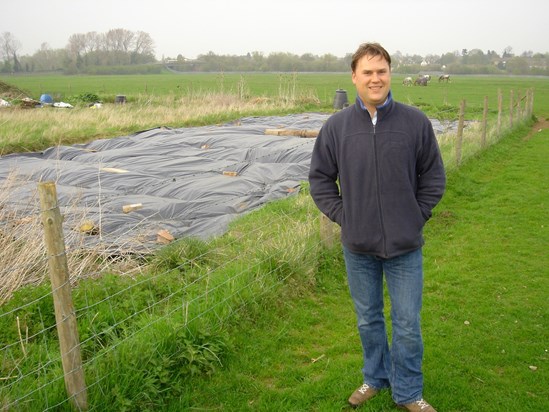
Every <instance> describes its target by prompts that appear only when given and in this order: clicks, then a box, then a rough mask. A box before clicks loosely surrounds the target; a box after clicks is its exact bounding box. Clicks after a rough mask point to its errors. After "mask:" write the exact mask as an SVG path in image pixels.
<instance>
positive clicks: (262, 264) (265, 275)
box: [0, 94, 533, 411]
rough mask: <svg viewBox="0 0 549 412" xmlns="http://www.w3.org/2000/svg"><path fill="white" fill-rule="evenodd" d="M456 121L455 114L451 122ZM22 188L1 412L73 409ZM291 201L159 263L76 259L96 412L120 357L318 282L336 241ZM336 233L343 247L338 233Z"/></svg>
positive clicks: (472, 127) (6, 251)
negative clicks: (141, 343) (302, 280)
mask: <svg viewBox="0 0 549 412" xmlns="http://www.w3.org/2000/svg"><path fill="white" fill-rule="evenodd" d="M532 101H533V96H531V95H530V94H527V95H526V96H524V97H523V98H522V99H521V100H518V101H517V102H516V104H515V105H513V104H512V103H511V104H509V105H507V110H508V112H507V113H503V114H502V113H498V116H497V120H496V118H495V117H494V116H492V117H493V120H491V121H490V122H489V123H488V126H486V128H487V129H486V130H484V132H485V133H486V136H487V144H492V143H493V142H495V141H497V140H498V139H499V138H500V137H501V136H502V135H503V134H504V133H505V132H507V131H509V130H510V128H511V125H513V127H514V126H516V125H517V124H520V123H521V122H523V121H524V120H525V119H528V118H530V117H531V115H532V107H531V104H529V102H532ZM521 104H522V106H521ZM504 107H505V105H504ZM492 110H494V109H492ZM455 114H456V112H455V109H448V110H447V111H444V112H441V113H439V118H450V117H451V116H455ZM505 118H506V119H507V120H506V121H505V120H502V119H505ZM502 123H505V124H502ZM449 124H450V123H448V126H447V127H448V129H447V130H445V132H444V133H442V134H440V135H439V137H438V139H439V143H440V147H441V151H442V153H443V157H444V162H445V164H446V165H447V168H452V167H457V166H458V165H459V163H460V160H462V159H456V157H455V156H456V136H457V134H456V131H455V130H450V126H449ZM481 127H482V122H478V121H477V122H469V123H468V125H467V126H466V131H465V132H464V134H463V146H462V156H464V157H467V156H471V155H473V154H474V153H477V152H478V151H479V150H482V149H483V147H482V145H481V143H480V135H481V134H482V130H481ZM483 144H486V143H483ZM206 173H208V172H206ZM20 184H21V182H19V181H18V180H17V179H16V178H13V179H7V180H6V181H4V182H3V187H2V191H1V193H2V194H1V195H0V262H1V269H0V280H1V282H0V305H1V306H0V359H1V360H2V366H1V369H0V410H1V411H11V410H20V409H21V410H45V411H47V410H59V409H66V410H68V409H69V405H70V404H71V402H72V401H73V400H74V397H75V396H77V395H78V394H73V395H72V397H73V399H71V397H70V396H68V395H67V394H66V393H65V392H64V385H63V383H64V381H65V379H66V376H65V375H66V374H65V373H64V372H63V369H62V368H61V363H62V355H61V354H60V352H59V345H58V342H57V337H56V333H57V328H56V319H55V316H54V313H53V312H54V304H53V300H54V299H53V297H54V294H55V292H56V291H55V290H51V288H50V286H49V282H48V259H49V258H51V257H50V256H47V253H46V251H45V249H44V246H43V240H42V239H43V228H42V226H41V223H40V213H41V211H40V205H39V204H38V203H39V202H38V199H35V200H36V202H35V203H34V204H29V203H27V204H24V205H21V209H18V210H15V211H14V210H11V209H7V208H6V207H4V204H5V201H6V199H8V198H9V196H10V191H13V190H17V187H18V185H20ZM291 201H292V203H291V205H292V207H284V208H283V207H281V208H276V207H273V208H272V210H270V211H269V213H268V215H265V216H266V217H265V218H264V220H263V221H260V222H258V221H257V220H252V218H250V217H249V216H247V217H245V218H244V220H246V219H248V218H249V219H250V220H249V221H246V222H244V223H242V224H239V225H237V226H235V227H234V228H233V229H230V230H229V232H228V233H227V234H226V235H225V236H223V241H222V242H220V241H219V240H220V239H219V238H216V239H213V240H212V241H208V242H204V241H196V242H194V241H192V240H189V239H182V240H180V241H175V242H174V243H173V244H170V245H168V246H166V247H165V248H163V249H161V250H159V251H157V252H155V253H154V254H152V255H150V256H126V255H125V254H124V253H118V254H117V253H113V250H112V247H111V246H106V247H105V248H103V249H102V248H101V247H100V246H99V247H97V248H96V249H95V250H92V251H86V250H84V249H81V248H78V247H71V248H70V249H67V251H66V257H67V260H68V265H69V270H70V273H71V276H70V280H69V282H70V284H71V286H72V287H73V298H74V301H75V316H76V320H77V324H78V328H79V330H78V332H79V336H80V344H79V346H80V347H79V349H80V350H81V352H82V358H83V364H82V368H83V369H84V371H85V376H86V390H87V391H88V392H90V393H93V394H94V396H92V397H90V399H91V400H92V402H91V403H90V404H89V405H87V410H104V408H105V407H107V406H108V405H101V402H100V401H99V400H98V398H100V394H101V393H102V392H104V391H106V389H105V387H106V382H108V381H109V380H110V379H111V375H112V374H114V373H115V372H114V370H112V369H108V368H106V367H105V365H111V364H113V362H114V363H116V358H117V356H118V354H119V352H125V351H128V349H127V347H128V346H131V345H132V343H133V342H134V341H135V340H137V339H143V337H145V338H146V337H147V336H149V335H148V334H149V333H152V332H151V329H153V328H154V327H156V326H158V325H162V324H163V323H168V324H171V323H177V324H178V325H180V326H181V327H183V328H192V327H194V326H195V325H204V324H207V325H209V326H210V327H213V328H223V327H224V326H225V325H227V324H230V323H231V322H232V321H234V319H235V317H237V315H238V314H239V312H240V311H243V310H247V309H248V308H250V307H254V306H255V307H265V308H268V305H269V299H272V296H273V291H278V290H281V289H283V288H284V287H288V285H291V284H292V277H294V276H295V275H296V273H300V274H301V273H309V274H310V276H311V278H314V268H315V265H316V261H317V259H318V254H319V251H321V250H323V248H324V247H325V240H326V239H322V238H321V236H320V231H319V227H320V224H321V219H320V215H319V213H318V211H317V210H316V208H315V206H314V204H313V203H312V201H311V200H310V199H309V198H308V196H307V195H306V194H302V195H299V196H298V197H294V198H293V199H292V200H291ZM279 202H280V201H279ZM68 213H70V210H69V209H67V210H64V211H63V214H68ZM241 225H242V226H241ZM332 233H333V236H337V230H336V231H334V232H332ZM307 268H309V269H307ZM311 280H313V279H311ZM151 344H154V342H151ZM138 355H139V354H135V356H138ZM93 371H100V372H99V373H96V372H93ZM69 373H71V371H69Z"/></svg>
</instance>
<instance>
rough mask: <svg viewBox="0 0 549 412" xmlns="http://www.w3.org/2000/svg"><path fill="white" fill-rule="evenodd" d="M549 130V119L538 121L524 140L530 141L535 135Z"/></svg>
mask: <svg viewBox="0 0 549 412" xmlns="http://www.w3.org/2000/svg"><path fill="white" fill-rule="evenodd" d="M548 128H549V120H547V119H541V120H538V121H537V122H536V123H535V124H534V125H533V126H532V130H530V132H529V133H528V134H527V135H526V136H524V140H528V139H530V138H531V137H532V136H533V135H534V134H536V133H539V132H541V131H542V130H545V129H548Z"/></svg>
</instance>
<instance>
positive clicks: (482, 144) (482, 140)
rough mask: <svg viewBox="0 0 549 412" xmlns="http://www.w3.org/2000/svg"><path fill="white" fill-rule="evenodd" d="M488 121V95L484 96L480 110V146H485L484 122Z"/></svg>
mask: <svg viewBox="0 0 549 412" xmlns="http://www.w3.org/2000/svg"><path fill="white" fill-rule="evenodd" d="M487 121H488V96H484V111H483V112H482V137H481V140H480V144H481V147H485V146H486V123H487Z"/></svg>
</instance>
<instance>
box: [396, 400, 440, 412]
mask: <svg viewBox="0 0 549 412" xmlns="http://www.w3.org/2000/svg"><path fill="white" fill-rule="evenodd" d="M397 406H398V407H399V408H400V409H405V410H407V411H408V412H437V411H436V410H435V408H433V407H432V406H431V405H429V404H428V403H427V401H426V400H425V399H420V400H419V401H415V402H412V403H406V404H404V405H397Z"/></svg>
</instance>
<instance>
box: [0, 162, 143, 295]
mask: <svg viewBox="0 0 549 412" xmlns="http://www.w3.org/2000/svg"><path fill="white" fill-rule="evenodd" d="M29 184H31V185H35V183H34V182H28V181H27V180H26V179H25V178H22V177H21V176H17V175H16V173H15V172H14V173H12V174H11V175H10V176H9V177H8V179H6V180H4V181H3V182H2V184H1V186H0V264H1V265H0V267H1V269H0V305H2V304H3V303H4V302H6V301H7V300H9V299H10V298H11V297H12V295H13V293H14V292H15V291H16V290H18V289H19V288H21V287H24V286H27V285H38V284H41V283H43V282H44V281H46V280H48V279H49V273H48V261H47V259H48V254H47V251H46V249H45V246H44V229H43V226H42V223H41V211H40V202H39V199H38V190H37V187H36V190H35V191H34V192H33V195H32V198H31V199H20V198H18V196H19V195H18V189H19V188H21V187H23V186H27V185H29ZM18 205H21V207H18ZM62 215H63V218H64V220H65V221H68V220H70V221H71V225H70V227H71V229H69V230H66V231H65V249H66V250H65V251H66V257H67V264H68V267H69V273H70V281H71V283H72V284H76V283H77V282H78V281H80V280H82V279H84V278H90V277H95V276H99V275H100V274H101V273H105V272H110V273H117V274H125V275H129V276H132V275H136V274H138V273H140V272H141V269H142V266H141V265H142V262H141V259H136V256H135V255H131V254H129V253H128V252H127V251H126V250H125V249H124V245H121V247H120V249H119V250H115V249H113V246H112V244H109V245H106V244H98V245H95V246H93V247H90V246H89V245H84V242H83V236H82V233H80V232H79V231H78V230H74V229H75V227H78V224H79V222H85V221H86V218H87V216H86V211H85V210H83V209H82V208H81V206H80V205H79V204H78V199H76V198H75V199H73V200H72V201H71V202H70V205H69V206H68V207H63V210H62Z"/></svg>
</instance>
